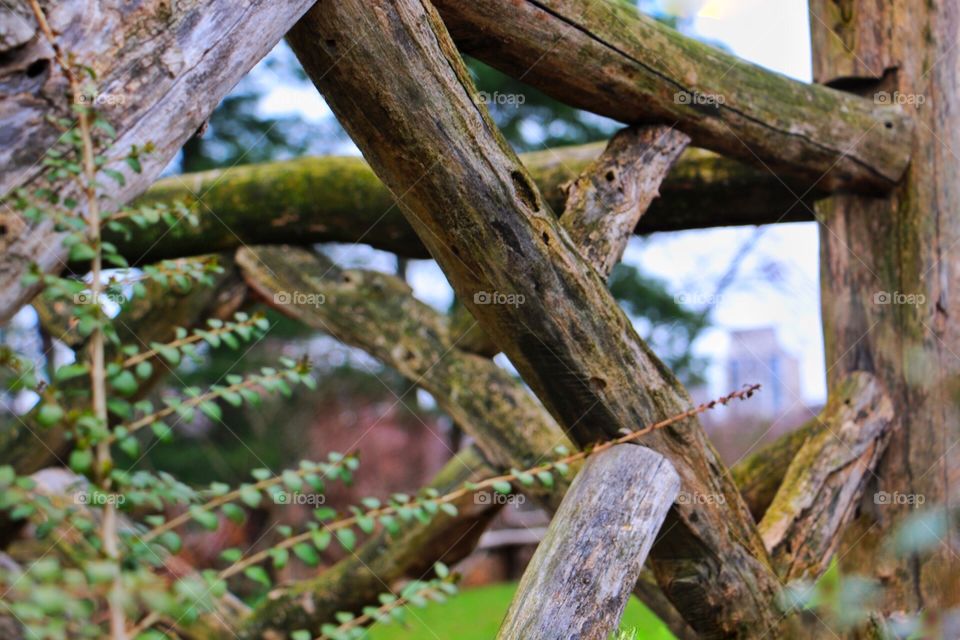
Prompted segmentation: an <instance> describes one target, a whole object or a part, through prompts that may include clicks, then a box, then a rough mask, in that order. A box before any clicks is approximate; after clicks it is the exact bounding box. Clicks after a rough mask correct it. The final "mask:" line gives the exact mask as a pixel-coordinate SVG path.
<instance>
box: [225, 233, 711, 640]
mask: <svg viewBox="0 0 960 640" xmlns="http://www.w3.org/2000/svg"><path fill="white" fill-rule="evenodd" d="M237 261H238V264H239V265H240V266H241V269H242V270H243V273H244V277H245V278H246V279H247V280H248V282H249V283H250V286H251V288H252V289H253V290H254V291H256V292H258V293H259V294H260V295H261V296H262V297H263V298H264V299H265V300H266V301H267V302H268V304H271V305H272V306H274V307H275V308H276V309H277V310H279V311H280V312H282V313H284V314H286V315H288V316H290V317H293V318H295V319H298V320H300V321H301V322H303V323H304V324H306V325H307V326H310V327H314V328H317V329H319V330H321V331H324V332H327V333H330V334H331V335H334V336H336V337H337V338H339V339H340V340H341V341H343V342H344V343H346V344H349V345H352V346H355V347H358V348H361V349H363V350H365V351H366V352H367V353H369V354H370V355H373V356H374V357H378V358H381V359H383V361H384V362H385V363H386V364H388V365H390V366H392V367H394V368H396V369H398V370H399V371H401V372H402V373H404V374H405V375H406V376H407V379H408V380H410V381H411V382H412V383H413V384H417V385H421V386H423V388H425V389H427V390H429V391H430V392H431V394H432V395H433V397H434V398H435V399H436V400H437V402H438V404H439V405H440V406H441V407H443V408H444V409H445V410H446V411H448V412H449V414H450V415H451V416H454V417H456V419H457V420H459V421H460V422H459V423H458V424H459V425H460V426H461V427H462V428H463V429H464V430H465V431H466V432H467V433H469V434H470V435H472V436H473V437H474V438H475V439H476V441H477V444H478V445H479V446H480V447H481V448H483V449H484V450H486V451H488V452H490V454H491V455H493V456H494V457H495V458H496V459H497V461H498V466H499V468H500V469H502V468H509V467H512V468H520V467H523V466H526V465H529V464H530V462H531V460H541V459H542V458H543V456H544V455H549V454H550V453H551V451H550V448H553V447H556V446H559V445H561V444H562V445H565V446H571V447H572V446H573V445H572V443H570V441H569V439H568V438H567V437H566V435H565V434H564V433H563V431H562V430H561V429H560V427H559V426H558V425H557V424H556V422H555V421H554V420H553V419H552V418H551V417H550V415H549V414H548V413H547V412H546V411H544V410H543V408H542V407H541V406H540V405H539V404H538V403H536V402H531V401H532V398H531V397H530V395H529V393H528V392H527V391H526V389H524V388H523V385H522V384H521V383H520V381H518V380H515V379H514V378H512V377H510V376H506V375H504V372H503V371H502V370H501V369H500V368H499V367H498V366H497V365H495V364H494V363H493V362H491V361H490V360H487V359H485V358H481V357H478V356H476V355H473V354H470V353H465V352H463V351H462V350H461V349H460V347H459V340H460V338H459V337H457V334H456V333H451V331H450V329H448V328H446V326H445V325H446V323H447V318H446V317H445V316H443V315H442V314H440V313H438V312H436V311H434V310H433V309H431V308H430V307H428V306H427V305H424V304H422V303H420V302H418V301H417V300H415V299H414V298H413V296H412V295H411V293H410V290H409V288H408V287H407V286H406V285H405V284H404V283H402V282H401V281H399V280H398V279H396V278H394V277H392V276H387V275H384V274H380V273H376V272H370V271H362V270H345V271H341V270H340V269H339V268H337V267H335V266H334V265H332V264H331V263H330V262H329V260H327V259H326V258H324V257H322V256H318V255H316V254H311V253H309V252H308V251H306V250H304V249H297V248H292V247H291V248H270V247H257V248H246V249H242V250H241V251H239V252H238V254H237ZM294 292H296V293H298V294H299V295H297V296H294V295H293V293H294ZM284 300H286V301H287V302H286V303H283V304H281V303H280V301H284ZM321 300H322V303H320V304H318V301H321ZM411 354H412V355H413V356H414V357H412V358H411V357H409V356H410V355H411ZM544 446H547V447H548V449H544ZM577 469H578V466H577V465H574V466H572V467H571V471H572V472H573V473H576V471H577ZM491 475H494V474H493V473H492V472H491ZM477 481H478V480H477ZM435 482H441V478H438V479H437V480H436V481H435ZM567 486H568V481H567V480H566V479H565V478H557V479H556V481H555V488H554V490H552V491H549V492H544V491H542V490H540V489H539V488H538V487H533V488H531V487H520V489H522V490H523V491H524V492H526V493H528V494H529V495H530V497H531V498H532V499H533V500H535V501H537V502H539V503H540V504H541V505H542V506H543V507H545V508H546V509H547V510H548V511H550V512H553V511H554V510H555V509H556V508H557V506H558V505H559V504H560V501H561V499H562V498H563V495H564V493H565V491H566V489H567ZM454 526H460V525H457V524H456V519H452V520H432V521H431V522H429V523H427V524H423V525H417V526H416V527H415V528H414V529H411V530H410V532H409V536H411V539H412V540H420V541H423V540H435V539H441V538H442V537H443V536H444V535H445V533H444V532H445V531H447V530H448V529H450V528H451V527H454ZM461 529H462V527H461ZM461 529H458V530H461ZM457 550H458V551H461V552H462V553H463V556H465V555H466V553H467V552H468V551H469V548H468V547H466V546H458V547H457ZM443 551H444V550H443V549H442V548H440V547H438V546H436V545H433V546H431V545H425V546H423V547H421V548H420V549H419V550H418V553H419V554H420V555H416V554H414V553H413V549H411V548H408V547H406V546H404V545H401V546H399V547H398V548H396V549H394V548H393V547H392V546H385V545H384V544H383V543H382V540H381V539H380V538H379V537H377V538H374V539H373V540H371V541H369V542H368V543H366V545H365V546H364V547H363V548H362V550H361V551H360V552H359V553H358V555H359V556H360V557H361V558H364V561H365V562H366V563H367V564H369V565H371V566H373V565H374V564H375V563H376V564H377V566H382V567H391V568H392V569H391V573H389V574H386V575H388V576H394V575H396V576H399V575H405V573H404V572H406V573H411V572H415V571H416V569H417V568H420V567H423V566H430V565H432V564H433V562H435V561H436V560H439V559H441V557H440V555H438V552H443ZM444 557H445V559H446V560H449V561H455V560H459V559H460V558H459V557H457V555H456V554H455V553H453V550H446V551H445V552H444ZM340 564H341V565H344V566H340V565H337V566H336V567H334V568H333V569H332V570H331V571H330V572H325V573H324V574H323V575H321V576H320V577H318V578H317V579H316V580H315V581H313V582H312V583H311V584H312V586H313V588H314V591H315V592H317V593H318V594H320V595H319V596H318V597H319V598H320V600H321V601H322V602H323V603H325V604H323V605H322V606H321V605H320V604H317V603H314V605H313V606H315V607H316V613H315V614H314V615H312V616H311V617H310V622H312V623H315V624H317V625H319V624H321V623H323V622H326V621H329V620H330V619H331V617H330V614H331V613H332V612H336V611H338V610H359V609H360V607H362V606H363V605H365V604H368V603H369V602H372V600H369V599H367V600H363V598H365V597H366V596H368V595H370V590H371V589H374V588H377V587H376V585H372V586H371V585H368V586H367V587H366V588H360V587H359V586H357V584H359V583H360V582H362V581H363V580H365V579H369V578H370V577H369V576H367V577H366V578H364V577H356V578H355V577H354V576H353V574H352V573H351V572H350V570H349V569H350V568H351V567H353V565H354V563H353V561H352V560H351V559H346V560H344V561H343V562H342V563H340ZM405 567H406V568H405ZM377 573H378V574H379V575H384V574H382V573H381V572H379V571H378V572H377ZM385 579H386V578H385ZM355 580H356V581H358V582H355ZM637 585H638V590H637V595H638V596H639V597H640V598H641V599H642V600H643V601H644V602H645V603H646V604H647V605H648V606H649V607H650V608H651V610H653V611H654V612H655V613H656V614H657V615H658V616H659V617H660V618H661V619H662V620H664V621H665V622H666V623H667V624H668V625H669V626H670V628H671V629H672V630H673V632H674V634H675V635H676V636H677V637H679V638H691V637H694V636H693V634H692V632H691V631H690V630H689V627H688V626H687V625H686V623H685V622H684V621H683V620H682V618H680V616H679V614H678V613H677V611H676V609H674V608H673V606H672V605H671V604H670V603H669V602H668V601H666V599H665V598H664V597H663V594H662V593H661V592H660V590H659V587H657V586H656V585H655V584H653V583H652V582H650V581H643V584H641V582H638V583H637ZM303 593H306V591H304V592H303ZM351 594H355V595H351ZM297 606H298V605H297V601H296V600H290V599H287V600H284V601H283V602H282V603H281V602H271V603H270V604H267V605H265V607H266V608H267V609H268V612H265V613H262V614H261V613H260V612H259V611H258V612H256V613H255V614H254V616H253V618H252V623H251V628H252V629H253V631H255V632H257V633H259V632H261V631H262V630H263V629H264V627H266V626H268V625H272V626H273V627H275V628H277V629H290V628H294V627H292V626H291V624H290V623H292V622H294V621H296V620H298V619H300V616H302V615H303V614H302V613H301V612H299V611H295V610H294V609H295V608H296V607H297ZM284 609H290V613H289V617H286V616H285V614H284V613H283V611H284ZM268 621H269V623H268ZM253 631H252V632H251V633H253Z"/></svg>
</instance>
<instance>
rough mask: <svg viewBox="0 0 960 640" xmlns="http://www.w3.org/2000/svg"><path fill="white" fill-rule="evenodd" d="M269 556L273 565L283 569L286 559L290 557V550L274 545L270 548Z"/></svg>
mask: <svg viewBox="0 0 960 640" xmlns="http://www.w3.org/2000/svg"><path fill="white" fill-rule="evenodd" d="M270 558H271V559H272V560H273V566H274V567H276V568H277V569H283V568H284V567H285V566H287V561H288V560H289V559H290V552H289V551H287V550H286V549H284V548H281V547H274V548H273V549H270Z"/></svg>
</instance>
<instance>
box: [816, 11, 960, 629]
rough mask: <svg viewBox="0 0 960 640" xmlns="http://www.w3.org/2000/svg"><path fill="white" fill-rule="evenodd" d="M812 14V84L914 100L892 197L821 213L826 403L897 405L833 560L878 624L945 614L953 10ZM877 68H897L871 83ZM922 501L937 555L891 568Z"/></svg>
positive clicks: (955, 437) (954, 570)
mask: <svg viewBox="0 0 960 640" xmlns="http://www.w3.org/2000/svg"><path fill="white" fill-rule="evenodd" d="M810 10H811V19H810V24H811V37H812V39H813V50H814V52H815V53H814V56H813V59H814V65H815V66H814V77H816V78H818V79H819V80H820V81H822V82H827V81H836V80H839V81H840V82H842V83H843V84H845V85H846V86H850V87H851V89H853V88H856V89H857V90H859V91H861V92H864V93H866V94H867V95H869V96H873V95H875V94H876V93H877V92H883V94H885V95H886V96H889V97H890V98H891V99H892V97H893V96H894V95H898V96H901V99H911V98H912V100H913V102H912V103H911V104H908V105H907V108H908V109H910V112H911V114H912V115H913V117H914V119H915V120H916V121H917V127H916V136H915V139H914V141H913V143H912V152H913V161H912V162H911V164H910V168H909V170H908V172H907V175H906V176H905V178H904V181H903V182H902V184H901V185H900V186H899V187H898V188H897V189H896V190H895V191H894V192H893V193H892V194H891V195H890V196H889V197H887V198H884V199H875V198H864V197H856V196H836V197H833V198H830V199H828V200H824V201H822V202H820V203H818V205H817V218H818V221H819V223H820V274H821V277H820V280H821V287H822V295H821V300H822V308H823V312H822V316H823V334H824V345H825V349H826V362H827V366H828V374H827V382H828V389H829V390H830V393H831V394H832V393H834V391H835V389H836V388H837V387H838V385H840V384H842V383H843V381H844V380H845V379H846V378H847V377H848V376H849V375H850V374H853V373H855V372H857V371H865V372H868V373H871V374H872V375H873V376H875V377H876V378H877V380H878V381H879V383H880V384H881V385H882V387H883V388H884V389H885V391H886V393H887V394H888V395H889V396H890V398H891V400H892V402H893V405H894V412H893V413H894V417H893V424H892V425H891V427H890V439H889V443H888V444H887V449H886V454H885V455H883V457H882V458H881V460H880V462H879V465H878V466H877V468H876V470H875V472H874V473H875V474H876V477H875V478H874V483H873V484H871V486H870V492H871V493H874V492H875V494H876V495H877V496H878V497H877V499H874V496H872V495H869V494H868V497H867V498H865V499H864V500H863V501H862V502H861V504H860V508H859V509H858V510H857V513H856V517H855V518H854V520H853V521H852V522H851V523H850V525H849V526H848V527H847V528H846V531H845V532H844V541H843V544H842V546H841V549H840V551H839V552H838V554H837V556H838V558H839V562H840V566H841V569H842V570H844V571H847V572H850V573H861V574H864V573H865V574H867V575H869V576H870V577H872V578H875V579H876V580H878V581H879V582H880V583H881V584H883V585H884V591H883V600H882V603H881V604H880V605H879V609H880V611H879V612H878V613H879V614H881V617H883V616H888V615H891V614H903V613H906V614H909V613H916V612H918V611H944V610H946V609H949V608H954V607H956V606H957V605H958V603H960V560H958V558H957V556H956V553H955V552H954V549H956V546H957V541H958V540H960V530H958V527H957V524H956V521H955V519H952V518H951V516H949V515H947V514H948V513H950V512H946V513H944V512H945V511H946V510H947V509H952V510H955V509H956V508H957V507H958V506H960V499H958V496H960V446H958V444H957V443H958V442H960V394H958V390H960V359H958V358H957V355H956V354H958V353H960V325H958V323H957V321H956V319H957V318H958V317H960V296H958V295H956V294H955V293H954V292H956V291H958V290H960V261H958V260H957V257H956V251H957V247H958V246H960V216H958V211H960V182H958V181H957V180H956V179H955V176H957V175H960V155H958V154H957V150H958V149H960V112H958V111H957V108H956V105H957V103H958V100H960V50H958V48H957V46H956V43H957V37H958V34H960V7H958V6H957V3H956V2H952V1H949V0H930V1H929V2H920V3H909V2H908V3H902V2H869V1H861V0H846V1H845V2H841V3H838V2H834V1H833V0H811V2H810ZM838 38H839V39H840V41H841V42H846V43H850V44H851V46H852V49H850V50H846V49H844V48H843V47H842V46H841V45H840V44H838V43H837V40H838ZM856 58H860V59H861V60H862V61H857V60H855V59H856ZM851 60H853V62H852V61H851ZM864 63H865V64H864ZM880 66H886V67H889V66H895V67H896V68H895V70H890V71H889V72H888V73H885V74H882V75H883V78H882V79H881V80H880V81H878V82H872V83H871V82H870V80H872V79H873V78H876V77H877V76H878V75H880V74H881V73H882V71H881V70H880V69H879V67H880ZM878 72H880V73H878ZM851 74H857V75H858V76H859V77H858V78H851V77H850V76H851ZM921 96H922V97H923V98H924V100H923V103H922V104H920V103H919V101H918V98H919V97H921ZM881 492H882V493H885V494H887V495H888V496H900V497H901V498H902V499H901V500H888V501H886V502H884V501H881V500H879V496H880V495H882V493H881ZM920 500H923V502H924V504H923V507H924V508H925V509H927V510H939V511H940V512H941V513H944V517H945V518H946V520H947V522H949V523H950V524H949V525H948V527H947V530H946V531H945V532H944V533H943V535H942V536H941V537H942V542H943V543H942V544H939V545H937V546H936V547H935V548H933V549H931V550H930V551H929V552H928V553H921V554H917V555H913V554H909V555H900V556H898V555H896V554H894V553H893V552H892V551H891V549H890V544H889V540H890V539H891V538H892V536H894V535H896V532H897V531H898V530H899V527H900V526H901V524H902V523H903V522H904V520H905V519H907V518H909V517H910V516H911V515H913V514H915V513H916V510H917V504H916V503H917V502H918V501H920ZM951 635H956V633H954V632H947V631H946V630H944V637H950V636H951Z"/></svg>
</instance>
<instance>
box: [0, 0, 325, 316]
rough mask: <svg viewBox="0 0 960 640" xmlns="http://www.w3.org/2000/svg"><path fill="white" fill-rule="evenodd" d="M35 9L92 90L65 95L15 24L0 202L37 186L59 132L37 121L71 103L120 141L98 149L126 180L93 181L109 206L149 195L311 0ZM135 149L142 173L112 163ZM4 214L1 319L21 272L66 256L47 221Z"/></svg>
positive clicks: (161, 1)
mask: <svg viewBox="0 0 960 640" xmlns="http://www.w3.org/2000/svg"><path fill="white" fill-rule="evenodd" d="M24 4H25V3H24V1H23V0H18V2H17V6H20V7H22V6H23V5H24ZM45 4H46V5H47V6H48V8H47V18H48V22H49V23H50V25H51V27H52V28H53V29H54V30H55V32H56V33H57V34H58V35H57V39H58V44H59V46H60V48H61V49H62V50H63V51H64V52H65V53H66V54H67V55H70V56H72V57H73V58H74V59H75V60H76V61H77V64H83V65H88V66H90V67H91V69H92V70H93V71H94V72H95V73H96V78H97V81H96V82H97V87H98V91H99V94H97V95H90V96H71V95H70V90H69V83H68V82H67V80H66V78H65V76H64V75H63V73H62V70H61V69H60V68H59V67H58V65H57V63H56V62H55V61H54V59H53V51H52V48H51V47H50V44H49V43H48V42H47V40H46V39H45V38H44V36H43V35H42V34H40V33H39V31H38V28H37V25H36V22H35V21H30V22H29V23H27V22H25V21H23V20H22V19H16V20H17V22H16V24H17V25H19V26H18V29H17V32H16V37H13V38H12V39H8V40H7V41H5V42H4V43H3V45H2V48H0V54H2V58H0V86H3V88H4V90H3V92H2V94H0V132H2V133H0V165H2V166H3V168H4V170H3V172H2V173H0V196H3V195H6V194H7V193H9V192H11V191H12V190H13V189H15V188H17V187H36V186H39V185H40V184H42V183H43V180H44V176H45V175H46V167H45V166H44V165H42V164H41V161H42V159H43V154H44V153H45V150H46V149H48V148H49V147H50V146H51V145H53V144H54V143H55V141H56V140H57V138H58V136H59V135H60V132H59V130H58V129H57V128H56V127H54V126H53V125H52V124H51V123H50V122H49V121H48V120H47V118H48V116H59V117H67V118H69V117H72V113H71V111H70V107H71V100H81V99H82V100H84V101H89V102H91V103H93V104H94V106H96V107H97V108H98V109H100V110H101V112H102V113H103V115H104V117H105V118H106V119H107V120H108V121H109V122H110V123H111V124H112V125H113V127H114V128H115V129H116V131H117V133H118V137H117V139H116V142H115V143H114V144H113V145H111V146H110V147H109V148H106V149H101V150H99V152H100V153H101V154H102V155H103V156H105V157H106V159H107V161H108V163H109V165H110V166H113V167H115V168H117V169H118V170H121V171H122V172H124V173H125V174H126V184H125V185H124V186H121V185H118V184H117V183H116V182H115V181H112V180H109V179H103V180H102V181H101V182H102V183H103V185H104V186H103V190H104V191H105V193H103V194H102V195H103V198H104V200H105V204H106V205H107V206H111V205H112V204H114V203H124V202H126V201H128V200H130V199H131V198H133V197H134V196H136V195H138V194H139V193H141V192H143V191H144V190H145V189H146V188H147V186H148V185H149V184H150V182H151V181H153V179H154V178H156V176H157V175H158V174H159V173H160V171H161V170H162V169H163V168H164V167H165V166H167V164H168V163H169V162H170V160H171V158H173V156H174V155H175V154H176V153H177V152H178V151H179V150H180V147H181V146H183V143H184V142H185V141H186V140H187V139H188V138H189V137H190V136H191V135H193V134H194V132H196V131H197V129H198V128H199V127H200V125H201V124H202V123H203V122H204V120H205V119H206V118H207V117H208V116H209V115H210V113H211V112H212V111H213V109H214V107H216V106H217V104H218V103H219V102H220V99H221V98H223V96H224V95H226V94H227V92H228V91H230V89H232V88H233V86H234V85H235V84H236V83H237V81H238V80H239V79H240V78H241V77H243V75H244V74H246V72H247V71H249V70H250V69H251V68H252V67H253V65H255V64H256V63H257V62H258V61H259V60H260V59H261V58H262V57H263V56H264V55H266V54H267V52H269V51H270V49H271V48H272V47H273V46H274V45H275V44H276V43H277V42H278V41H279V40H280V38H282V37H283V34H284V33H286V31H287V30H288V29H289V28H290V26H291V25H292V24H293V23H294V22H295V21H296V20H297V18H299V17H300V15H302V14H303V12H304V11H305V10H306V9H307V8H308V7H309V6H310V5H311V4H312V0H284V1H283V2H272V1H270V0H253V1H251V2H246V3H236V2H233V1H232V0H179V1H178V2H177V3H176V6H175V7H174V6H173V5H171V3H170V2H169V1H168V0H142V1H140V2H136V3H129V2H120V1H119V0H109V1H106V2H101V3H98V4H97V6H96V10H91V7H90V4H89V3H88V2H84V1H81V0H69V1H64V2H56V3H53V2H50V3H45ZM19 13H20V14H21V15H32V14H31V13H30V12H29V10H28V11H26V12H25V13H24V12H19ZM12 20H15V18H11V21H12ZM133 145H136V146H137V147H138V148H140V149H146V148H148V147H149V148H152V151H151V152H150V153H148V154H146V155H144V156H142V158H141V165H142V168H143V170H142V173H140V174H136V173H134V172H133V171H132V170H131V168H129V167H126V166H125V165H122V159H123V158H124V157H125V156H126V154H127V153H129V151H130V148H131V146H133ZM58 188H59V187H58ZM6 217H7V218H10V219H8V220H5V224H4V225H3V233H2V235H0V323H2V322H6V321H7V320H8V319H9V318H10V316H11V315H12V314H13V313H14V312H16V310H17V309H19V308H20V306H21V305H22V304H23V303H25V302H26V301H27V300H29V299H30V298H31V297H32V296H33V295H34V294H35V293H36V288H35V287H34V288H27V287H24V286H23V285H22V283H21V277H22V276H23V274H24V273H25V271H26V269H27V268H28V266H29V265H30V264H31V263H37V264H38V265H39V266H40V268H41V269H43V270H44V271H51V270H59V269H60V268H61V267H62V263H63V259H64V257H65V255H66V252H65V251H64V249H63V247H62V246H61V244H60V236H59V235H58V234H56V233H54V232H53V228H52V223H51V222H50V221H46V222H41V223H39V224H38V225H35V226H25V225H24V224H23V222H22V221H21V220H19V219H18V218H15V217H13V216H12V213H10V214H8V215H7V216H6Z"/></svg>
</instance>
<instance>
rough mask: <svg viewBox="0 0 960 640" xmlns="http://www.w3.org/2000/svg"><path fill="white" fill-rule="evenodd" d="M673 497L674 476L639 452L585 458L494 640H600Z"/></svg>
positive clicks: (616, 619) (623, 448)
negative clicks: (556, 639) (578, 639)
mask: <svg viewBox="0 0 960 640" xmlns="http://www.w3.org/2000/svg"><path fill="white" fill-rule="evenodd" d="M679 492H680V478H679V476H677V472H676V471H674V470H673V467H672V466H670V463H669V462H668V461H667V460H666V458H664V457H663V456H661V455H660V454H658V453H656V452H654V451H651V450H650V449H647V448H646V447H638V446H633V445H620V446H617V447H614V448H612V449H609V450H607V451H604V452H602V453H600V454H598V455H596V456H594V457H591V458H590V459H589V460H588V461H587V463H586V464H584V465H583V470H582V471H581V472H580V473H579V474H578V475H577V477H576V479H575V480H574V481H573V484H572V485H571V486H570V490H569V491H568V492H567V495H566V496H565V497H564V499H563V502H562V503H561V505H560V508H559V509H558V510H557V513H556V515H555V516H554V517H553V519H552V520H551V521H550V527H549V529H547V533H546V535H545V536H544V538H543V540H542V541H541V542H540V544H539V545H538V546H537V551H536V553H534V555H533V558H532V559H531V560H530V563H529V564H528V565H527V568H526V570H524V572H523V578H521V580H520V585H519V586H518V587H517V593H516V595H515V596H514V598H513V602H512V603H511V604H510V609H509V611H507V615H506V618H505V619H504V621H503V624H502V626H501V627H500V631H499V633H497V638H500V639H503V640H514V638H582V639H583V640H607V638H609V637H610V634H611V633H613V632H614V631H615V630H616V628H617V626H618V625H619V623H620V617H621V616H622V615H623V609H624V607H625V606H626V604H627V600H628V599H629V598H630V591H631V589H633V586H634V585H635V584H636V582H637V578H638V577H639V576H640V569H641V568H642V566H643V562H644V560H645V559H646V557H647V554H648V553H649V552H650V547H651V546H652V545H653V541H654V538H655V537H656V535H657V532H658V531H659V530H660V525H662V524H663V519H664V518H665V517H666V515H667V510H668V509H669V508H670V505H671V504H673V501H674V500H675V499H676V497H677V495H678V494H679Z"/></svg>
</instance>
